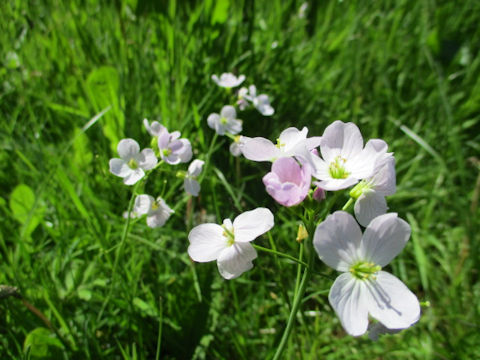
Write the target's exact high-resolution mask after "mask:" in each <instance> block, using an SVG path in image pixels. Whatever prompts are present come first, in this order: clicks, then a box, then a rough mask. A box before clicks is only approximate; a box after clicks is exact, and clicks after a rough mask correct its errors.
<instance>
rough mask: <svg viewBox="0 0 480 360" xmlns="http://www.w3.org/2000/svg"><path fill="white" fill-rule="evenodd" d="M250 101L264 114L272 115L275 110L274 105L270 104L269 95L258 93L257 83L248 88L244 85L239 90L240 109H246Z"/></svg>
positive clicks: (238, 102)
mask: <svg viewBox="0 0 480 360" xmlns="http://www.w3.org/2000/svg"><path fill="white" fill-rule="evenodd" d="M248 102H251V103H252V104H253V106H254V107H255V108H256V109H257V110H258V111H259V112H260V114H262V115H263V116H271V115H273V113H274V112H275V110H274V109H273V107H272V106H271V105H270V99H269V98H268V95H266V94H260V95H257V88H256V87H255V85H250V86H249V87H248V89H247V88H245V87H242V88H241V89H240V90H239V91H238V101H237V104H238V107H239V108H240V110H245V108H246V107H247V106H248Z"/></svg>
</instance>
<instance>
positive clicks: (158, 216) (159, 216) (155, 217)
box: [147, 209, 171, 228]
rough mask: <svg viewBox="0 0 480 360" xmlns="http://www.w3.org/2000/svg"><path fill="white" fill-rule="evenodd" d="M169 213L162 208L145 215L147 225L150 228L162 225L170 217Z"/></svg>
mask: <svg viewBox="0 0 480 360" xmlns="http://www.w3.org/2000/svg"><path fill="white" fill-rule="evenodd" d="M170 214H171V213H170V212H168V211H165V210H164V209H161V210H157V211H155V212H153V213H152V214H151V215H149V216H147V225H148V226H149V227H151V228H156V227H160V226H163V225H165V223H166V222H167V220H168V218H169V217H170Z"/></svg>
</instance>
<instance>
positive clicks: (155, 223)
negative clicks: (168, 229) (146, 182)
mask: <svg viewBox="0 0 480 360" xmlns="http://www.w3.org/2000/svg"><path fill="white" fill-rule="evenodd" d="M133 209H134V210H133V211H134V213H135V214H137V216H142V215H145V214H146V215H147V225H148V226H149V227H151V228H156V227H160V226H163V225H165V222H166V221H167V220H168V218H169V217H170V214H173V213H174V211H173V210H172V209H170V207H169V206H168V205H167V204H166V203H165V201H164V200H163V199H162V198H161V197H158V198H157V200H155V199H154V198H153V196H150V195H146V194H143V195H138V196H137V197H136V198H135V205H134V208H133Z"/></svg>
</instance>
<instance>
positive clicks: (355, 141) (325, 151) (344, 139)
mask: <svg viewBox="0 0 480 360" xmlns="http://www.w3.org/2000/svg"><path fill="white" fill-rule="evenodd" d="M362 148H363V138H362V134H361V133H360V130H359V129H358V127H357V125H355V124H354V123H351V122H350V123H344V122H342V121H340V120H337V121H334V122H333V123H332V124H330V125H329V126H327V128H326V129H325V132H324V133H323V137H322V142H321V144H320V151H321V153H322V157H323V158H324V160H325V161H326V162H328V163H330V162H331V161H332V160H333V159H334V158H335V157H336V156H337V155H341V156H342V157H343V158H345V159H349V158H350V157H352V156H353V155H355V154H357V153H359V152H360V151H362ZM338 150H340V153H339V152H338Z"/></svg>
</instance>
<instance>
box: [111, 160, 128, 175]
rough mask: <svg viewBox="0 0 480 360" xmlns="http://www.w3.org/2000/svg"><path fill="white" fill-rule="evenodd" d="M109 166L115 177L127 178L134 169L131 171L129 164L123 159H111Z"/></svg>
mask: <svg viewBox="0 0 480 360" xmlns="http://www.w3.org/2000/svg"><path fill="white" fill-rule="evenodd" d="M108 165H109V168H110V169H109V170H110V172H111V173H112V174H113V175H117V176H120V177H125V176H128V175H129V174H130V173H131V172H132V169H130V167H129V166H128V165H127V163H126V162H125V160H123V159H118V158H113V159H110V161H109V162H108Z"/></svg>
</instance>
